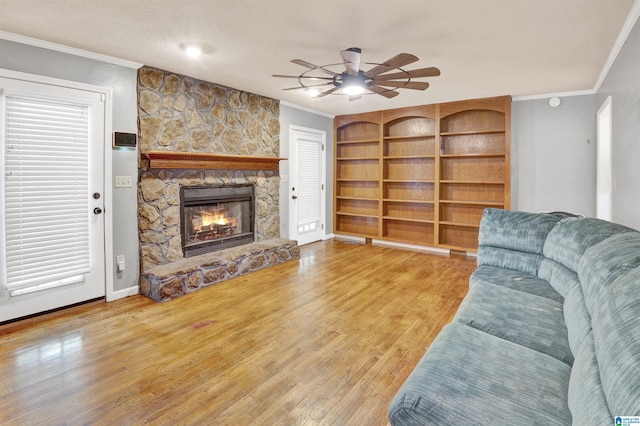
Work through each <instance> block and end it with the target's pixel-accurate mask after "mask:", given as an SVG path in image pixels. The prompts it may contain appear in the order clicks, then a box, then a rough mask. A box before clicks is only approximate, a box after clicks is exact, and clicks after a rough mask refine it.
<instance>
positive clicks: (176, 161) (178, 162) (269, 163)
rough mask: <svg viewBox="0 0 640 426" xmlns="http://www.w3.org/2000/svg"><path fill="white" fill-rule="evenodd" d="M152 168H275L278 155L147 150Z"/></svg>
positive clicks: (145, 154)
mask: <svg viewBox="0 0 640 426" xmlns="http://www.w3.org/2000/svg"><path fill="white" fill-rule="evenodd" d="M142 155H144V156H146V157H147V158H148V159H149V167H151V168H152V169H210V170H277V169H278V164H279V162H280V161H281V160H286V158H279V157H257V156H252V155H225V154H204V153H199V152H170V151H147V152H143V153H142Z"/></svg>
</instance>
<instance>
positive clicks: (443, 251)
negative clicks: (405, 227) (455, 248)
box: [371, 239, 451, 255]
mask: <svg viewBox="0 0 640 426" xmlns="http://www.w3.org/2000/svg"><path fill="white" fill-rule="evenodd" d="M371 244H374V245H378V246H389V247H395V248H401V249H406V250H417V251H426V252H429V253H436V254H444V255H448V254H450V253H451V250H449V249H443V248H438V247H429V246H419V245H416V244H406V243H396V242H395V241H386V240H375V239H374V240H371Z"/></svg>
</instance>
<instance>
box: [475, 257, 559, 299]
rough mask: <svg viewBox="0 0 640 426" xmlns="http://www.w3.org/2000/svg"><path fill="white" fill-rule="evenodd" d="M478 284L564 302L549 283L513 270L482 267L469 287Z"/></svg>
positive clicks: (477, 270)
mask: <svg viewBox="0 0 640 426" xmlns="http://www.w3.org/2000/svg"><path fill="white" fill-rule="evenodd" d="M476 283H485V284H495V285H501V286H503V287H508V288H512V289H514V290H519V291H523V292H525V293H530V294H535V295H536V296H542V297H545V298H547V299H550V300H553V301H555V302H558V303H562V302H563V301H564V299H563V297H562V296H561V295H560V294H559V293H558V292H557V291H555V290H554V289H553V287H551V286H550V285H549V283H548V282H547V281H545V280H543V279H541V278H538V277H536V276H533V275H530V274H527V273H525V272H520V271H515V270H512V269H502V268H498V267H495V266H480V267H478V268H477V269H476V270H475V271H474V272H473V274H471V279H470V281H469V286H470V287H472V286H473V285H475V284H476Z"/></svg>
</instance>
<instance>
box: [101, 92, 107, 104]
mask: <svg viewBox="0 0 640 426" xmlns="http://www.w3.org/2000/svg"><path fill="white" fill-rule="evenodd" d="M106 100H107V96H106V95H105V94H104V93H100V101H101V102H105V101H106Z"/></svg>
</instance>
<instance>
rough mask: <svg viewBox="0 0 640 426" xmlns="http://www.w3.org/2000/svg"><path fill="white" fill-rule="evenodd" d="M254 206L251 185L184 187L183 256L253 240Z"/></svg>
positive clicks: (182, 194) (181, 203)
mask: <svg viewBox="0 0 640 426" xmlns="http://www.w3.org/2000/svg"><path fill="white" fill-rule="evenodd" d="M254 205H255V203H254V188H253V185H251V184H249V185H221V186H183V187H181V188H180V217H181V237H182V251H183V254H184V257H191V256H195V255H199V254H203V253H208V252H212V251H217V250H222V249H225V248H229V247H236V246H239V245H243V244H249V243H251V242H253V241H254V239H255V231H254Z"/></svg>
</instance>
